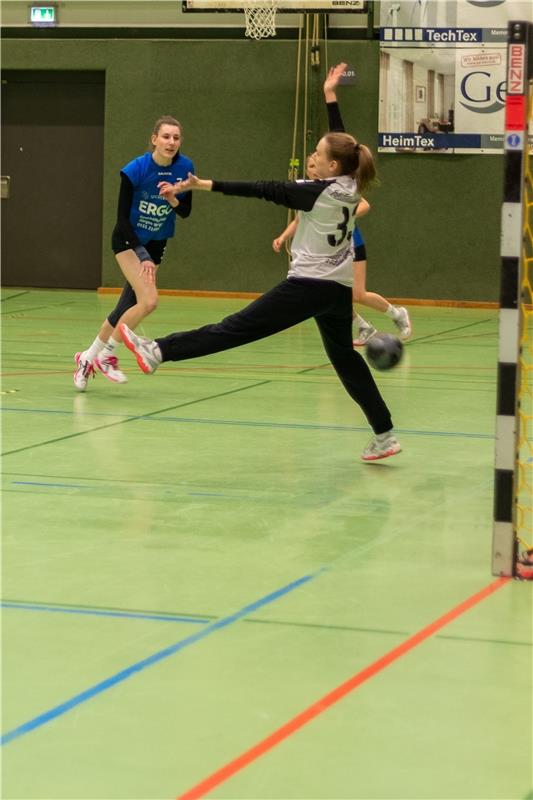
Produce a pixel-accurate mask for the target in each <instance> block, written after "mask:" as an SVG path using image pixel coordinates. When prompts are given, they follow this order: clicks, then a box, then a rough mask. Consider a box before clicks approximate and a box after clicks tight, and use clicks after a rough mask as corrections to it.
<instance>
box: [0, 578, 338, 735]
mask: <svg viewBox="0 0 533 800" xmlns="http://www.w3.org/2000/svg"><path fill="white" fill-rule="evenodd" d="M325 570H326V567H321V568H320V569H319V570H317V571H316V572H312V573H310V574H309V575H304V576H303V577H301V578H298V579H297V580H295V581H292V582H291V583H288V584H287V585H286V586H282V587H281V589H276V591H274V592H271V593H270V594H267V595H265V596H264V597H261V598H260V599H259V600H255V601H254V602H253V603H249V604H248V605H247V606H244V607H243V608H241V609H239V610H238V611H235V612H234V613H233V614H230V615H229V616H227V617H222V618H221V619H219V620H217V621H216V622H212V623H211V624H210V625H207V626H206V627H205V628H203V629H202V630H201V631H199V632H198V633H193V634H191V635H190V636H187V637H186V638H185V639H180V641H178V642H175V643H174V644H172V645H170V646H169V647H165V648H163V650H158V651H157V652H155V653H152V655H151V656H148V657H147V658H143V659H141V660H140V661H136V662H135V663H134V664H131V665H130V666H129V667H126V668H125V669H122V670H120V672H116V673H115V674H114V675H111V676H110V677H109V678H106V679H105V680H103V681H100V682H99V683H96V684H94V686H90V687H89V688H88V689H85V690H84V691H83V692H80V693H79V694H75V695H74V696H73V697H71V698H69V699H68V700H65V702H63V703H60V704H59V705H57V706H54V707H53V708H50V709H49V710H48V711H44V712H43V713H42V714H39V715H38V716H36V717H33V718H32V719H30V720H28V721H27V722H24V723H22V725H19V726H17V727H16V728H12V730H10V731H7V732H6V733H5V734H2V736H1V738H0V744H1V745H5V744H8V743H9V742H12V741H13V739H17V738H19V737H20V736H24V735H25V734H27V733H30V732H31V731H33V730H35V729H36V728H40V727H42V726H43V725H46V724H47V723H48V722H51V721H52V720H53V719H56V718H57V717H60V716H62V715H63V714H66V713H67V712H68V711H71V710H72V709H73V708H76V706H79V705H81V703H85V702H86V701H87V700H91V699H92V698H93V697H96V696H97V695H99V694H102V692H105V691H107V690H108V689H111V688H112V687H113V686H115V685H116V684H118V683H122V681H125V680H127V679H128V678H131V677H132V676H133V675H136V674H137V673H139V672H141V671H142V670H143V669H146V668H147V667H151V666H153V665H154V664H157V663H158V662H159V661H163V659H165V658H168V657H169V656H172V655H174V653H178V652H179V651H180V650H184V649H185V648H186V647H189V646H190V645H192V644H196V642H199V641H201V640H202V639H205V638H206V637H207V636H209V635H210V634H212V633H215V632H216V631H218V630H220V629H221V628H227V627H228V626H229V625H232V624H233V623H234V622H237V621H238V620H240V619H242V618H243V617H245V616H247V615H248V614H251V613H253V612H254V611H257V610H258V609H259V608H263V607H264V606H266V605H269V603H273V602H274V601H275V600H278V599H279V598H280V597H283V596H284V595H286V594H289V592H292V591H294V589H298V588H299V587H300V586H303V585H304V584H305V583H308V582H309V581H311V580H313V578H316V577H317V576H318V575H320V574H321V573H322V572H324V571H325Z"/></svg>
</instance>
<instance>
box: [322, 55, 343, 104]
mask: <svg viewBox="0 0 533 800" xmlns="http://www.w3.org/2000/svg"><path fill="white" fill-rule="evenodd" d="M347 67H348V64H346V63H345V62H344V61H342V62H341V63H340V64H337V65H336V66H335V67H330V69H329V72H328V74H327V77H326V80H325V81H324V94H325V95H328V94H333V95H335V90H336V88H337V86H338V85H339V81H340V79H341V77H342V75H343V73H344V72H346V69H347ZM327 99H328V98H327V96H326V100H327ZM332 99H333V100H334V99H335V98H334V97H333V98H332Z"/></svg>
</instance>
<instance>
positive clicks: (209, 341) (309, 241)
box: [119, 133, 401, 461]
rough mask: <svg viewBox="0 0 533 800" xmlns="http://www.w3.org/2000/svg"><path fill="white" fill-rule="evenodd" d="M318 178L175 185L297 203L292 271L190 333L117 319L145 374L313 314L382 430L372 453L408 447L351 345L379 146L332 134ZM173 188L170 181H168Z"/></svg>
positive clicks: (350, 386) (323, 145)
mask: <svg viewBox="0 0 533 800" xmlns="http://www.w3.org/2000/svg"><path fill="white" fill-rule="evenodd" d="M314 158H315V164H316V169H317V174H318V175H319V176H320V179H319V180H311V181H310V180H302V181H294V182H281V181H257V182H250V183H248V182H246V183H241V182H226V181H213V180H201V179H199V178H197V177H196V176H194V175H192V174H191V175H190V176H189V178H188V180H186V181H184V182H183V183H182V184H178V185H177V186H176V187H175V188H174V191H175V192H178V191H179V192H183V191H187V190H191V191H208V192H218V193H221V194H226V195H236V196H240V197H250V198H259V199H263V200H268V201H270V202H273V203H277V204H278V205H282V206H285V207H287V208H291V209H294V210H299V211H300V212H301V213H300V221H299V224H298V228H297V231H296V234H295V237H294V240H293V243H292V248H291V249H292V259H291V263H290V268H289V272H288V275H287V278H286V279H285V280H283V281H281V283H279V284H278V285H277V286H275V287H274V288H273V289H270V290H269V291H268V292H266V293H265V294H263V295H262V296H261V297H259V298H257V300H254V301H253V302H252V303H250V305H248V306H246V307H245V308H243V309H242V310H240V311H238V312H237V313H235V314H231V315H230V316H228V317H226V318H225V319H223V320H222V321H221V322H217V323H215V324H211V325H204V326H203V327H201V328H197V329H196V330H192V331H185V332H182V333H171V334H170V335H168V336H164V337H162V338H158V339H155V340H152V339H147V338H145V337H141V336H137V335H136V334H135V333H133V331H131V330H130V328H129V327H128V325H126V324H121V325H120V326H119V328H120V333H121V336H122V338H123V340H124V343H125V344H126V346H127V347H128V348H129V349H130V350H131V351H132V352H133V353H135V355H136V358H137V362H138V364H139V366H140V367H141V369H142V370H143V372H146V373H150V372H154V371H155V370H156V369H157V368H158V367H159V366H160V364H162V363H163V362H164V361H182V360H184V359H188V358H198V357H199V356H205V355H210V354H211V353H218V352H221V351H223V350H228V349H230V348H233V347H239V346H240V345H243V344H247V343H249V342H255V341H257V340H258V339H263V338H265V337H266V336H271V335H272V334H274V333H277V332H279V331H283V330H286V329H287V328H290V327H292V326H293V325H297V324H298V323H299V322H303V321H304V320H306V319H309V318H311V317H313V318H314V319H315V322H316V324H317V326H318V329H319V332H320V335H321V337H322V341H323V343H324V347H325V350H326V353H327V355H328V358H329V359H330V361H331V363H332V365H333V367H334V369H335V371H336V373H337V375H338V377H339V378H340V380H341V382H342V384H343V385H344V387H345V389H346V391H347V392H348V394H349V395H350V396H351V397H352V398H353V400H354V401H355V402H356V403H357V404H358V405H359V406H360V407H361V409H362V410H363V413H364V414H365V416H366V418H367V420H368V422H369V424H370V426H371V428H372V430H373V431H374V437H373V438H372V440H371V441H370V443H369V444H368V446H367V447H366V448H365V450H364V451H363V453H362V456H361V457H362V459H363V460H364V461H375V460H377V459H382V458H388V457H390V456H393V455H395V454H396V453H398V452H400V450H401V448H400V444H399V443H398V441H397V439H396V437H395V436H394V433H393V430H392V420H391V415H390V412H389V409H388V408H387V405H386V404H385V401H384V400H383V398H382V397H381V394H380V392H379V390H378V388H377V386H376V383H375V381H374V378H373V376H372V374H371V372H370V369H369V367H368V366H367V364H366V362H365V360H364V358H363V357H362V356H361V355H360V354H359V353H357V352H356V351H354V349H353V344H352V285H353V267H352V261H353V247H352V232H353V228H354V220H355V216H354V215H355V211H356V209H357V206H358V204H359V201H360V198H361V195H360V191H363V190H364V189H365V187H366V186H368V185H369V183H370V182H371V181H372V180H373V179H374V177H375V166H374V160H373V157H372V153H371V152H370V150H369V149H368V148H367V147H366V146H365V145H361V144H359V143H358V142H356V140H355V139H354V138H353V136H350V135H349V134H347V133H327V134H326V135H325V136H323V137H322V139H321V140H320V141H319V143H318V145H317V149H316V152H315V154H314ZM163 190H164V191H165V192H166V191H167V188H166V187H163Z"/></svg>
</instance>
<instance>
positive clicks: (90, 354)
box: [83, 336, 105, 361]
mask: <svg viewBox="0 0 533 800" xmlns="http://www.w3.org/2000/svg"><path fill="white" fill-rule="evenodd" d="M104 347H105V342H103V341H102V340H101V339H99V338H98V336H97V337H96V339H95V340H94V342H93V343H92V345H91V346H90V347H88V348H87V350H86V351H85V352H84V354H83V357H84V360H85V361H94V359H95V358H96V356H97V355H98V353H99V352H100V350H103V349H104Z"/></svg>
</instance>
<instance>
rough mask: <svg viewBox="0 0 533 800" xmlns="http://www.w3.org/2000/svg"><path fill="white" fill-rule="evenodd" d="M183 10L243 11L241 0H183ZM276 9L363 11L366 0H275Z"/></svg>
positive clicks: (360, 12) (293, 10) (321, 11)
mask: <svg viewBox="0 0 533 800" xmlns="http://www.w3.org/2000/svg"><path fill="white" fill-rule="evenodd" d="M182 6H183V10H184V11H211V12H213V11H243V9H244V3H243V0H183V2H182ZM276 6H277V10H278V11H289V12H293V13H301V12H305V11H306V12H316V13H330V14H333V13H335V14H338V13H342V12H343V11H351V12H355V13H359V14H362V13H365V12H366V10H367V9H366V6H367V2H366V0H277V2H276Z"/></svg>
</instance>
